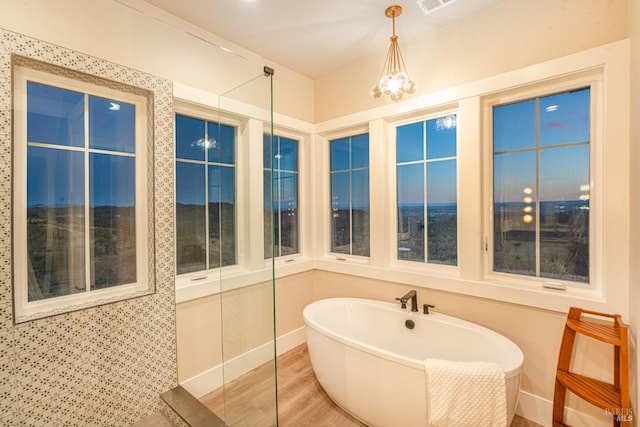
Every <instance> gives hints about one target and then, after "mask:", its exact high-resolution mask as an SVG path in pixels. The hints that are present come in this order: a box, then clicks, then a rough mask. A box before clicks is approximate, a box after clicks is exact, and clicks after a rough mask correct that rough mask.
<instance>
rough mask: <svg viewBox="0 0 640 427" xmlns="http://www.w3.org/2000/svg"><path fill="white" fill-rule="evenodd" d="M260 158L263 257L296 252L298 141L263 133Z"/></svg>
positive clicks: (297, 250)
mask: <svg viewBox="0 0 640 427" xmlns="http://www.w3.org/2000/svg"><path fill="white" fill-rule="evenodd" d="M263 158H264V163H263V165H264V216H265V219H264V224H265V228H264V233H265V239H264V256H265V258H271V256H272V254H273V256H276V257H279V256H284V255H291V254H295V253H298V252H299V249H298V141H296V140H293V139H288V138H284V137H280V136H274V137H273V138H272V137H271V135H268V134H265V135H264V139H263ZM272 219H273V222H272ZM272 226H273V230H272ZM272 231H273V233H272ZM272 237H273V240H272ZM272 243H273V246H272ZM272 247H273V251H272Z"/></svg>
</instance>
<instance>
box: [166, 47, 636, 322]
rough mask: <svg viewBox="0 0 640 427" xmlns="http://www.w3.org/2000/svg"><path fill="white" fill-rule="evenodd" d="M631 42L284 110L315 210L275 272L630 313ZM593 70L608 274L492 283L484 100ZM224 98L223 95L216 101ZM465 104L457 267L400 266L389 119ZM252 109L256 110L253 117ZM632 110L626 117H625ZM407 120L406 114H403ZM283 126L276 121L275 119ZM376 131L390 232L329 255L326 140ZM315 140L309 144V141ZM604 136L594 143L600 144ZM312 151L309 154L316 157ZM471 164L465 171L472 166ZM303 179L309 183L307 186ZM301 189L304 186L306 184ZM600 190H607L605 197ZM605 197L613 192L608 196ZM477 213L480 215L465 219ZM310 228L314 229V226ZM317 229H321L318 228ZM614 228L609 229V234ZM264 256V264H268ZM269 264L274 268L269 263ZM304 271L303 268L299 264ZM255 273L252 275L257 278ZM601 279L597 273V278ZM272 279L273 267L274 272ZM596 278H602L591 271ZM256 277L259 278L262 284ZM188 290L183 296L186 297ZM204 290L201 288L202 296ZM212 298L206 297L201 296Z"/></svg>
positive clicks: (375, 158)
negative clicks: (351, 109)
mask: <svg viewBox="0 0 640 427" xmlns="http://www.w3.org/2000/svg"><path fill="white" fill-rule="evenodd" d="M628 51H629V41H628V40H621V41H617V42H613V43H610V44H607V45H603V46H599V47H596V48H592V49H588V50H585V51H581V52H577V53H574V54H570V55H567V56H563V57H561V58H557V59H552V60H549V61H545V62H541V63H538V64H534V65H531V66H527V67H524V68H520V69H517V70H513V71H507V72H504V73H502V74H498V75H494V76H490V77H487V78H483V79H480V80H476V81H472V82H466V83H461V84H460V85H458V86H454V87H447V88H445V89H443V90H441V91H436V92H432V93H428V94H426V95H422V96H416V97H413V98H411V99H408V100H406V101H403V102H399V103H393V104H385V105H383V106H379V107H374V108H371V109H369V110H364V111H360V112H358V113H355V114H351V115H348V116H344V117H340V118H336V119H331V120H328V121H326V122H320V123H316V124H311V123H307V122H302V121H300V120H298V119H294V118H290V117H285V116H281V115H276V123H278V125H280V126H283V127H284V128H286V129H295V130H298V131H300V132H301V133H302V134H305V135H309V136H308V137H305V144H304V146H303V148H304V149H305V153H306V154H305V162H307V163H305V164H304V167H305V169H304V172H303V171H302V164H301V165H300V174H301V176H300V179H301V180H305V182H306V183H307V184H314V186H313V187H311V186H305V187H304V188H305V192H304V193H302V194H301V195H300V197H303V196H305V198H306V197H307V196H308V197H309V198H310V199H312V200H311V201H310V202H309V203H310V204H309V205H307V204H305V205H304V206H305V209H306V208H309V209H311V210H312V211H309V212H306V211H305V212H303V215H302V216H305V217H306V215H307V214H308V215H309V221H311V220H313V223H311V222H309V223H305V225H304V227H305V229H303V228H302V227H301V236H302V237H303V239H305V242H304V250H305V251H306V252H304V255H303V257H301V261H300V262H298V259H296V260H295V263H294V262H290V263H287V264H282V265H281V264H279V263H278V261H277V260H276V263H275V265H276V271H275V275H276V277H277V278H279V277H284V276H287V275H288V274H295V273H297V272H301V271H304V268H306V269H307V270H312V269H318V270H324V271H332V272H336V273H343V274H346V275H352V276H357V277H362V278H367V279H371V280H384V281H389V282H390V283H397V284H404V285H410V286H415V287H418V288H425V289H427V290H433V291H443V292H449V293H453V294H456V293H460V294H463V295H467V296H475V297H479V298H486V299H490V300H494V301H502V302H507V303H513V304H522V305H526V306H531V307H536V308H541V309H547V310H556V311H563V312H566V310H568V308H569V307H570V306H572V305H577V306H582V307H584V308H587V309H592V310H599V311H617V312H620V311H621V310H622V315H623V316H624V315H625V314H626V313H627V310H626V309H624V307H625V304H626V300H627V298H628V287H629V284H628V265H629V262H630V260H629V259H628V248H627V246H628V239H629V237H628V226H629V225H628V221H629V220H630V213H629V212H628V182H627V181H628V179H627V178H628V173H629V165H628V164H626V163H625V160H626V157H627V156H626V154H625V153H626V152H625V151H624V150H625V149H627V148H628V146H629V141H628V136H629V134H628V124H629V117H628V108H627V107H625V105H626V104H625V103H624V102H623V101H624V100H625V99H626V98H625V97H628V81H629V78H630V76H629V71H628V70H629V68H628V63H629V57H628ZM584 70H604V71H605V73H604V74H603V77H602V87H601V90H599V91H598V92H599V98H598V102H599V103H601V105H602V107H603V111H602V114H603V115H602V117H600V118H592V123H595V122H593V120H598V123H595V125H596V127H597V138H598V140H599V141H603V142H606V144H607V146H606V147H605V146H604V145H605V144H598V147H597V148H596V152H595V154H594V156H597V158H599V159H601V161H602V162H603V164H602V165H600V164H596V167H597V168H598V167H601V168H602V170H600V171H598V170H597V171H596V172H597V173H598V176H599V177H600V178H601V179H605V181H604V182H602V181H601V182H597V183H596V184H597V187H594V188H592V194H593V199H592V202H593V203H595V199H596V198H597V199H598V203H599V204H600V205H602V206H603V208H604V211H602V210H600V215H599V217H600V220H602V221H603V223H602V224H600V225H598V226H597V229H596V233H597V234H598V235H599V236H604V241H599V242H598V243H597V245H598V246H600V249H601V251H600V253H599V254H598V255H597V259H596V263H597V271H598V272H597V275H598V276H600V277H602V280H601V292H600V293H599V294H598V293H597V292H596V293H593V292H590V293H588V294H585V293H584V292H580V289H578V288H576V287H571V288H569V289H567V290H566V291H557V290H552V289H546V288H542V287H541V286H539V284H536V285H535V286H527V285H524V286H523V285H520V284H516V283H513V282H512V281H511V280H505V281H503V282H492V281H489V280H487V279H486V278H485V270H486V267H485V257H484V255H483V254H484V249H483V247H484V239H483V236H484V233H485V229H486V226H485V223H486V220H487V218H486V212H483V210H484V208H485V201H484V199H483V198H484V197H485V194H484V193H485V192H486V186H487V184H486V178H485V173H486V168H485V167H484V164H483V163H484V159H485V157H486V155H487V154H486V153H485V152H484V151H485V147H484V146H481V142H482V141H483V138H484V135H483V133H484V130H483V126H484V125H485V124H484V121H483V120H484V119H483V117H484V115H483V113H482V111H483V106H484V102H483V101H484V99H486V98H488V97H491V96H492V95H493V94H496V93H506V92H508V91H510V90H512V89H516V90H517V89H518V88H522V87H534V86H536V85H538V84H543V85H544V84H547V83H548V82H553V81H558V79H561V78H562V76H571V75H573V76H575V75H577V74H580V73H581V72H583V71H584ZM174 93H176V94H177V96H179V97H181V98H183V99H192V100H194V101H197V102H199V103H201V104H208V103H210V102H209V101H208V99H209V95H208V94H207V93H205V92H204V91H200V90H196V89H194V88H191V87H187V86H184V85H179V84H174ZM214 99H215V97H214ZM452 106H457V108H458V138H459V139H458V156H457V157H458V206H459V218H458V226H459V229H458V271H452V270H454V269H452V268H451V267H449V268H448V270H450V271H446V272H442V271H436V270H429V271H426V270H425V269H424V268H421V269H418V270H416V269H410V268H408V266H404V265H398V264H397V263H394V262H393V260H392V259H391V256H392V255H393V251H395V249H394V246H395V245H394V243H393V235H394V234H395V232H396V229H395V224H393V219H392V218H393V217H394V216H395V213H394V211H395V207H394V206H392V205H393V203H394V200H393V198H392V197H391V195H390V194H389V189H393V188H394V185H395V180H394V179H392V178H391V173H392V172H393V165H391V164H390V163H391V161H390V160H389V159H390V156H391V159H393V158H395V157H393V156H394V152H393V148H392V147H390V145H391V144H390V142H389V141H392V140H393V129H392V125H391V124H390V123H395V121H397V120H402V118H407V120H411V119H412V118H414V117H417V116H420V115H423V114H424V112H425V111H430V112H440V111H442V109H450V108H451V107H452ZM254 110H255V108H253V107H251V106H246V105H240V106H239V107H238V108H237V109H236V110H235V112H236V113H238V114H240V115H249V116H252V117H253V116H254V117H259V118H260V120H262V121H263V122H267V121H268V119H267V117H268V116H269V115H268V112H267V111H266V110H264V111H262V110H260V111H258V112H257V113H256V114H254ZM248 112H251V113H248ZM625 113H626V114H625ZM398 118H400V119H398ZM274 126H275V125H274ZM358 127H362V128H364V127H368V129H369V135H370V142H371V145H370V150H369V153H370V168H372V169H374V170H376V171H377V170H380V174H376V175H374V176H372V177H371V188H376V189H377V192H376V197H375V198H372V199H371V208H372V212H371V229H372V230H377V229H380V230H384V232H382V233H372V235H371V257H370V259H369V260H368V262H361V261H360V260H355V259H353V260H352V259H347V260H346V261H339V260H337V259H336V258H335V256H330V254H329V251H328V249H327V248H328V247H329V237H328V236H329V234H328V233H329V231H328V230H329V228H328V218H326V216H327V215H326V209H327V200H328V197H329V192H328V172H327V171H328V170H329V167H328V148H327V146H326V144H328V142H327V136H329V137H330V138H333V135H339V134H340V133H341V132H342V130H343V129H355V128H358ZM307 138H308V142H310V145H309V146H307V144H306V142H307V141H306V140H307ZM595 139H596V135H592V138H591V140H592V141H595ZM307 156H308V157H307ZM463 170H464V172H463ZM300 185H301V187H300V188H301V189H302V188H303V187H302V184H300ZM301 191H302V190H301ZM596 191H599V192H600V193H598V196H597V197H596V194H595V193H596ZM605 196H606V197H605ZM464 212H472V213H473V215H468V214H467V215H464V217H463V216H462V215H461V213H464ZM306 227H309V230H308V231H307V230H306ZM311 227H313V228H311ZM605 228H606V233H605ZM261 262H262V261H261ZM270 267H271V266H270V264H269V268H270ZM293 267H296V268H297V269H294V268H293ZM250 275H251V273H248V275H247V284H250V283H249V282H250V281H251V278H250V277H249V276H250ZM592 276H593V274H592ZM269 277H270V273H269ZM592 279H593V277H592ZM253 283H259V281H257V280H256V281H254V282H253ZM178 294H180V292H179V293H178ZM194 295H195V294H194ZM200 296H204V294H200ZM178 299H179V300H180V301H185V300H188V299H190V296H189V295H187V294H186V293H184V294H182V295H181V296H179V297H178Z"/></svg>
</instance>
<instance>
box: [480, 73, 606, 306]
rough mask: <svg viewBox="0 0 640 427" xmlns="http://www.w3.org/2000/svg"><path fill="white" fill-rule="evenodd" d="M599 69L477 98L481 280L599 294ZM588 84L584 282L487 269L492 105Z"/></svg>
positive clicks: (489, 264) (489, 259) (490, 233)
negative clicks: (481, 197) (479, 106)
mask: <svg viewBox="0 0 640 427" xmlns="http://www.w3.org/2000/svg"><path fill="white" fill-rule="evenodd" d="M602 86H603V72H602V70H601V69H594V70H589V71H586V72H583V73H577V74H575V75H570V76H565V77H561V78H557V79H554V80H552V81H550V82H544V83H539V84H532V85H530V86H527V87H522V88H518V89H515V90H510V91H505V92H503V93H496V94H493V95H489V96H487V97H485V98H484V100H483V101H482V102H483V123H484V126H483V128H484V133H483V146H484V152H485V153H486V155H485V158H484V164H485V169H484V181H485V189H484V190H485V193H484V194H486V195H487V196H486V197H484V208H483V210H484V212H485V213H486V215H485V217H484V218H485V220H484V234H483V235H484V244H485V246H484V257H483V258H484V269H483V280H484V281H486V282H489V283H494V284H497V285H513V286H521V287H523V288H525V289H532V290H535V289H539V288H543V289H553V290H555V291H569V293H571V294H574V295H576V296H579V297H583V298H594V299H599V298H602V296H603V289H602V288H603V281H604V279H603V275H602V262H601V260H602V254H601V251H602V249H601V246H602V245H601V243H602V242H603V241H604V235H603V230H604V219H603V216H604V215H603V214H604V205H603V199H604V197H603V196H604V195H603V193H602V188H603V186H602V185H597V184H598V183H602V182H604V181H603V180H604V174H603V170H604V149H603V145H604V139H603V135H602V133H603V132H602V127H603V123H604V110H603V108H604V107H603V102H602V99H603V97H602ZM584 87H589V88H590V89H591V99H590V109H591V111H590V140H589V159H590V165H589V181H590V182H589V184H590V188H591V190H590V196H589V197H590V200H589V206H590V209H589V283H582V282H575V281H568V280H559V279H549V278H544V277H534V276H525V275H518V274H512V273H503V272H496V271H493V249H494V247H493V243H494V242H493V238H492V236H493V197H492V195H493V146H492V141H493V139H492V136H493V135H492V128H493V122H492V120H493V117H492V110H493V106H495V105H499V104H506V103H510V102H517V101H522V100H525V99H532V98H535V97H542V96H546V95H551V94H556V93H561V92H566V91H570V90H574V89H579V88H584Z"/></svg>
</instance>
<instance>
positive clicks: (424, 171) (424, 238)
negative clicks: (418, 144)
mask: <svg viewBox="0 0 640 427" xmlns="http://www.w3.org/2000/svg"><path fill="white" fill-rule="evenodd" d="M422 144H423V151H422V154H423V163H422V185H423V187H422V188H423V189H424V190H423V192H422V197H423V199H422V203H423V205H422V206H423V209H422V221H423V222H422V224H423V226H422V241H423V244H422V247H423V249H422V250H423V252H424V253H423V255H424V262H425V263H426V262H428V261H429V256H428V253H429V246H428V242H427V236H428V230H427V227H428V225H429V223H428V221H427V210H428V206H427V122H423V124H422Z"/></svg>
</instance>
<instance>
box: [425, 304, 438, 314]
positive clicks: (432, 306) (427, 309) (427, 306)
mask: <svg viewBox="0 0 640 427" xmlns="http://www.w3.org/2000/svg"><path fill="white" fill-rule="evenodd" d="M430 308H436V306H435V305H431V304H422V312H423V313H424V314H429V309H430Z"/></svg>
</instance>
